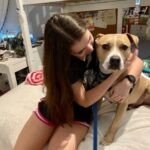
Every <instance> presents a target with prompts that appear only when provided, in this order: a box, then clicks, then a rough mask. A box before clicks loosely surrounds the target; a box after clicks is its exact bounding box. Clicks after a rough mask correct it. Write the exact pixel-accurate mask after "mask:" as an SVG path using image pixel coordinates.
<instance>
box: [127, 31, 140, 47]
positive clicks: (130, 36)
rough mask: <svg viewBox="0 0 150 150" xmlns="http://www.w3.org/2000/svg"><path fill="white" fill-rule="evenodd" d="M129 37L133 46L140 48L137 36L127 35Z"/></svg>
mask: <svg viewBox="0 0 150 150" xmlns="http://www.w3.org/2000/svg"><path fill="white" fill-rule="evenodd" d="M127 37H128V39H129V41H130V42H131V43H132V44H133V43H134V44H135V45H136V47H138V43H139V38H138V37H137V36H136V35H133V34H129V33H127Z"/></svg>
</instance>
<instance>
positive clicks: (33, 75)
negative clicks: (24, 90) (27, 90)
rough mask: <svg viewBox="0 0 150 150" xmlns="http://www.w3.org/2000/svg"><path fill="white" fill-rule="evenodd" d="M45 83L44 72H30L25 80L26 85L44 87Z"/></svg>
mask: <svg viewBox="0 0 150 150" xmlns="http://www.w3.org/2000/svg"><path fill="white" fill-rule="evenodd" d="M43 82H44V77H43V70H36V71H33V72H30V73H29V74H28V75H27V77H26V79H25V83H26V84H30V85H42V84H43Z"/></svg>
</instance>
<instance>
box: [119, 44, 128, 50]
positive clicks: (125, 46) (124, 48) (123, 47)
mask: <svg viewBox="0 0 150 150" xmlns="http://www.w3.org/2000/svg"><path fill="white" fill-rule="evenodd" d="M120 49H122V50H124V51H125V50H127V49H128V46H127V45H124V44H123V45H121V46H120Z"/></svg>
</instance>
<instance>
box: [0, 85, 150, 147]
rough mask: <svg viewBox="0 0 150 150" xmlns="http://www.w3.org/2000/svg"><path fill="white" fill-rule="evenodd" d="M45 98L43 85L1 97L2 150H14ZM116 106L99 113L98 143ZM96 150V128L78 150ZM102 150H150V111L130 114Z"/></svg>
mask: <svg viewBox="0 0 150 150" xmlns="http://www.w3.org/2000/svg"><path fill="white" fill-rule="evenodd" d="M43 96H44V93H43V87H42V86H41V85H38V86H33V85H27V84H25V83H23V84H21V85H19V86H17V87H16V88H14V89H13V90H11V91H9V92H8V93H6V94H5V95H3V96H1V97H0V149H2V150H12V149H13V146H14V144H15V142H16V139H17V137H18V135H19V133H20V131H21V129H22V128H23V126H24V124H25V123H26V121H27V120H28V118H29V116H30V115H31V114H32V112H33V110H35V109H36V107H37V103H38V101H39V100H40V98H41V97H43ZM115 108H116V105H115V104H110V103H108V102H105V103H103V105H102V108H101V109H100V110H99V112H98V140H100V139H102V138H103V136H104V134H105V133H106V131H107V128H108V126H109V125H110V123H111V121H112V119H113V116H114V111H115ZM45 149H46V148H45ZM87 149H88V150H92V149H93V128H92V126H91V128H90V129H89V131H88V133H87V136H86V138H85V140H84V141H82V142H81V144H80V145H79V148H78V150H87ZM98 149H100V150H150V107H148V106H141V107H139V108H137V109H133V110H130V111H127V113H126V114H125V116H124V118H123V119H122V123H121V125H120V128H119V130H118V132H117V134H116V136H115V140H114V142H113V143H112V144H110V145H108V146H104V147H103V146H102V145H98Z"/></svg>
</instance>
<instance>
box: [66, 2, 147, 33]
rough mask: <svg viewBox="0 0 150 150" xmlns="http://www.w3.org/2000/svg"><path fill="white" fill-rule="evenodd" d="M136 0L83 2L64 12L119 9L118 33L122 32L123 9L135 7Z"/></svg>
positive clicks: (71, 5) (145, 3)
mask: <svg viewBox="0 0 150 150" xmlns="http://www.w3.org/2000/svg"><path fill="white" fill-rule="evenodd" d="M141 5H143V6H144V5H150V0H141ZM134 6H135V0H97V1H93V2H85V3H84V2H81V3H75V4H70V5H67V6H66V7H65V8H64V12H80V11H89V10H104V9H112V8H117V9H118V18H117V32H121V31H122V15H123V9H122V8H127V7H134Z"/></svg>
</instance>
